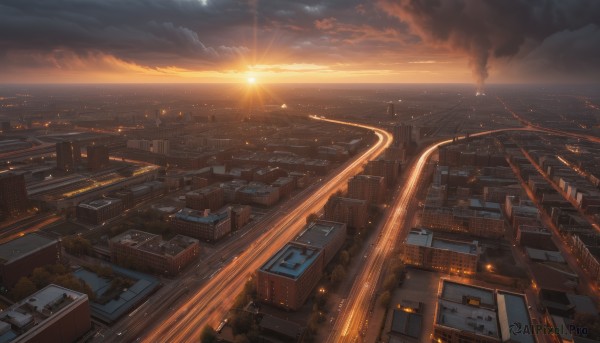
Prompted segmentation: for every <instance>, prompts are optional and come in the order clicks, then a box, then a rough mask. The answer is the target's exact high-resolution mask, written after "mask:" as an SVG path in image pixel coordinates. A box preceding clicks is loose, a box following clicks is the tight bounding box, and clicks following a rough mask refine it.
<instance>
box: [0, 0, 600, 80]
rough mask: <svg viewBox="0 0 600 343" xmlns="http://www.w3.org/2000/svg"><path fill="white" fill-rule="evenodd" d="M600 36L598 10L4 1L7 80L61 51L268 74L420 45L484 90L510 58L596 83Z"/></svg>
mask: <svg viewBox="0 0 600 343" xmlns="http://www.w3.org/2000/svg"><path fill="white" fill-rule="evenodd" d="M376 4H377V5H376ZM255 25H256V26H255ZM599 25H600V1H595V0H573V1H564V0H510V1H509V0H400V1H395V0H379V1H378V2H372V1H361V0H329V1H316V0H304V1H281V0H254V1H248V0H245V1H244V0H206V1H201V0H171V1H166V0H164V1H163V0H128V1H123V0H87V1H83V0H52V1H48V0H28V1H23V0H4V1H2V2H1V3H0V64H1V65H3V66H0V70H1V69H5V70H7V69H9V68H11V66H12V65H17V64H19V63H20V64H21V65H22V66H23V64H27V63H29V64H30V66H31V67H35V65H34V64H36V63H39V64H40V66H41V65H43V63H44V59H43V58H41V57H40V58H31V59H24V60H22V61H18V58H15V56H17V57H18V56H28V55H30V56H44V55H45V54H51V55H52V56H53V59H51V60H52V62H51V63H55V64H57V63H58V64H59V65H60V61H58V60H59V59H60V56H62V55H61V53H60V52H61V51H67V52H68V54H70V55H75V56H80V57H82V58H87V57H89V56H90V54H105V55H111V56H115V57H116V58H119V59H122V60H124V61H127V62H132V63H135V64H139V65H142V66H147V67H150V68H155V67H165V66H178V67H182V68H189V69H196V70H210V69H213V70H214V69H218V68H221V67H223V66H228V65H232V64H234V63H235V62H236V61H239V60H245V61H249V62H257V63H259V62H260V61H256V60H255V58H260V55H261V54H264V53H265V51H266V53H269V52H270V51H276V52H277V53H279V54H283V55H285V56H287V57H289V58H292V59H293V60H294V61H296V62H298V63H322V62H324V63H332V62H341V63H343V62H348V61H362V60H364V59H365V58H367V57H369V58H373V56H374V55H377V54H382V53H385V54H386V55H387V56H398V57H397V58H401V56H402V54H403V53H404V52H407V53H408V52H411V51H413V52H414V51H415V50H418V49H419V48H420V46H421V45H422V44H423V41H422V39H423V40H425V41H426V42H429V43H433V44H441V45H444V46H446V47H449V48H451V49H453V50H454V51H457V52H460V53H464V54H466V55H467V57H468V58H469V63H470V65H471V66H472V68H473V71H474V75H475V76H476V80H477V82H478V83H483V81H484V80H485V78H486V77H487V74H488V68H489V61H490V59H497V58H505V57H510V58H511V59H512V60H511V63H512V65H511V66H510V68H512V69H513V70H519V69H520V68H521V67H523V66H527V68H524V69H523V70H528V71H533V70H541V72H544V69H545V68H553V69H554V70H556V72H557V73H558V74H560V73H571V74H572V73H580V74H582V75H587V76H588V77H590V78H591V77H594V76H595V75H598V74H599V72H598V70H599V69H600V67H599V66H598V65H597V63H594V62H595V61H597V60H598V59H597V58H598V51H599V49H600V48H599V46H600V44H597V41H598V28H599ZM255 37H256V41H255ZM57 51H59V53H58V55H57ZM423 51H425V49H423ZM57 56H58V57H57ZM256 56H258V57H256ZM594 59H595V60H594ZM288 62H289V61H288ZM383 62H388V63H393V62H395V61H393V60H388V61H383ZM581 68H588V69H591V70H585V71H584V72H581V71H582V70H581ZM590 75H592V76H590Z"/></svg>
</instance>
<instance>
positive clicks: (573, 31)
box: [381, 0, 600, 87]
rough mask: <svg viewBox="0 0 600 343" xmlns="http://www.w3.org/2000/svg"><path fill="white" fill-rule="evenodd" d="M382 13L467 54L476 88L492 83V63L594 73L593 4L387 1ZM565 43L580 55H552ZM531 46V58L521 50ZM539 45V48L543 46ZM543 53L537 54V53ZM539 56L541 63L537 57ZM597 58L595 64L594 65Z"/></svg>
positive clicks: (596, 17) (597, 21)
mask: <svg viewBox="0 0 600 343" xmlns="http://www.w3.org/2000/svg"><path fill="white" fill-rule="evenodd" d="M381 5H382V8H384V9H385V10H386V11H388V12H389V13H390V14H391V15H393V16H396V17H397V18H398V19H400V20H402V21H405V22H408V23H409V24H410V25H411V27H412V28H414V29H415V30H417V31H418V32H419V34H420V35H421V36H422V37H424V38H425V39H427V40H429V41H431V42H434V43H441V44H445V45H446V46H448V47H450V48H451V49H453V50H456V51H459V52H462V53H465V54H466V55H467V56H468V57H469V63H470V65H471V67H472V69H473V75H474V77H475V80H476V82H477V84H478V85H479V86H480V87H483V83H484V81H485V79H486V78H487V77H488V68H489V65H488V63H489V59H490V57H494V58H502V57H515V56H517V55H519V53H521V54H522V55H521V56H520V57H521V58H526V59H528V60H531V59H532V58H533V59H538V60H539V61H540V62H542V63H544V64H546V65H547V66H548V67H549V68H560V69H563V70H565V71H578V72H584V73H589V72H590V71H589V70H574V69H576V68H577V67H578V66H585V67H586V68H592V69H595V70H594V71H593V72H594V73H597V71H598V66H597V65H596V66H593V65H592V64H591V63H589V62H590V61H595V62H594V63H593V64H597V61H598V59H597V56H598V51H599V49H600V45H593V44H588V43H587V42H586V41H597V39H598V38H597V31H598V30H597V29H598V25H600V2H599V1H595V0H576V1H565V0H511V1H508V0H401V1H394V0H383V1H381ZM583 27H588V28H589V29H588V30H583V31H582V30H581V29H582V28H583ZM558 41H562V42H563V44H562V46H563V47H566V46H565V44H564V43H567V42H569V41H571V42H573V41H577V42H581V43H582V44H579V45H578V46H577V48H578V49H571V50H562V51H552V50H553V48H552V47H555V48H556V47H559V46H560V45H561V44H559V43H560V42H558ZM526 43H529V48H530V49H532V50H533V51H529V53H531V56H527V55H528V52H527V51H523V50H522V47H524V46H525V45H526ZM540 45H541V46H540ZM538 46H539V47H540V49H537V47H538ZM536 56H537V57H536ZM594 58H595V59H594Z"/></svg>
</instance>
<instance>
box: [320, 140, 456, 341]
mask: <svg viewBox="0 0 600 343" xmlns="http://www.w3.org/2000/svg"><path fill="white" fill-rule="evenodd" d="M449 142H452V140H446V141H442V142H438V143H436V144H433V145H431V146H429V147H428V148H427V149H425V150H424V151H423V152H422V154H421V156H419V158H418V159H417V160H416V163H414V164H413V166H412V167H411V169H410V171H409V173H408V174H407V178H406V181H405V183H404V184H403V185H401V187H402V191H401V194H400V196H398V197H396V198H395V200H394V203H393V204H392V206H391V207H390V210H389V212H388V215H387V216H386V217H385V218H384V220H385V222H384V225H383V226H382V229H381V239H379V240H377V243H376V245H375V246H374V247H373V249H372V252H371V254H369V255H368V257H367V259H366V261H365V264H364V265H363V266H362V268H361V271H360V272H359V273H358V276H357V278H356V280H355V281H354V285H353V287H352V290H351V291H350V294H349V296H348V298H347V299H346V304H347V305H346V308H345V311H343V312H342V313H341V314H340V316H339V317H338V319H337V320H336V322H335V325H334V327H333V330H331V332H330V335H329V337H328V340H327V341H328V342H356V341H361V340H362V339H361V338H362V335H363V333H364V331H365V329H366V325H368V317H369V316H370V309H371V306H372V304H373V302H374V297H375V292H376V290H377V282H378V280H379V279H380V277H381V274H382V272H383V271H384V269H383V267H384V264H385V263H386V261H388V260H389V258H390V257H391V254H392V253H393V251H394V249H395V248H396V247H397V245H398V243H399V242H398V241H399V239H400V237H401V234H402V230H403V228H404V223H405V221H406V219H407V215H406V214H407V211H406V209H407V208H408V205H409V204H410V202H411V201H412V200H413V198H414V196H415V192H416V190H417V185H418V184H419V182H420V179H421V174H422V171H423V169H424V168H425V166H426V164H427V161H428V160H429V157H430V156H431V154H433V153H434V152H435V151H436V149H437V147H438V146H439V145H442V144H446V143H449Z"/></svg>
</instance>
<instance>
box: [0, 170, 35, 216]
mask: <svg viewBox="0 0 600 343" xmlns="http://www.w3.org/2000/svg"><path fill="white" fill-rule="evenodd" d="M27 207H28V200H27V191H26V189H25V177H24V176H23V174H17V173H14V172H3V173H0V220H2V219H4V218H10V217H15V216H18V215H19V214H21V213H24V212H25V211H26V210H27Z"/></svg>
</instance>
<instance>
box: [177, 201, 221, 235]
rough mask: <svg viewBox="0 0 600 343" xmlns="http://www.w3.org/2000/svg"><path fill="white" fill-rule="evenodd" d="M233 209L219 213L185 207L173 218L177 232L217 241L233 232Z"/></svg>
mask: <svg viewBox="0 0 600 343" xmlns="http://www.w3.org/2000/svg"><path fill="white" fill-rule="evenodd" d="M230 212H231V211H230V210H229V209H227V210H225V211H221V212H217V213H210V210H208V209H207V210H205V211H196V210H192V209H190V208H184V209H182V210H181V211H179V212H177V213H176V214H175V216H174V218H173V226H174V230H175V232H177V233H179V234H181V235H185V236H190V237H194V238H197V239H201V240H203V241H204V240H206V241H216V240H218V239H219V238H221V237H223V236H225V235H227V234H228V233H230V232H231V213H230Z"/></svg>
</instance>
